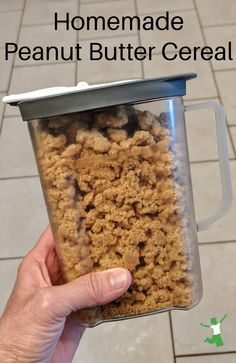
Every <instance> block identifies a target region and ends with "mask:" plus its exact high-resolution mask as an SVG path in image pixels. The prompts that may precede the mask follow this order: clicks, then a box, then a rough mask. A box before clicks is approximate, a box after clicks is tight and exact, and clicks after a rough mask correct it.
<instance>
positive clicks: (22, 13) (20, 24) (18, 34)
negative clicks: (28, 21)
mask: <svg viewBox="0 0 236 363" xmlns="http://www.w3.org/2000/svg"><path fill="white" fill-rule="evenodd" d="M25 4H26V0H24V4H23V10H22V11H21V18H20V23H19V28H18V32H17V38H16V43H17V44H18V42H19V38H20V31H21V26H22V22H23V17H24V10H25ZM15 59H16V54H15V55H14V56H13V59H12V67H11V73H10V77H9V81H8V85H7V91H6V94H9V89H10V84H11V80H12V74H13V69H14V63H15ZM5 110H6V105H4V109H3V116H4V113H5ZM2 121H3V117H2ZM2 126H3V122H1V124H0V135H1V132H2Z"/></svg>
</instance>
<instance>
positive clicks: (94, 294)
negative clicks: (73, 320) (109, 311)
mask: <svg viewBox="0 0 236 363" xmlns="http://www.w3.org/2000/svg"><path fill="white" fill-rule="evenodd" d="M131 281H132V277H131V274H130V272H129V271H128V270H126V269H124V268H115V269H111V270H106V271H102V272H96V273H95V272H93V273H90V274H87V275H84V276H82V277H80V278H78V279H77V280H75V281H72V282H70V283H68V284H65V285H61V286H55V287H53V288H51V289H50V293H49V296H48V297H49V300H51V303H50V302H49V303H48V302H47V304H46V306H48V307H49V310H50V312H49V313H51V316H52V317H54V318H63V317H66V316H68V315H69V314H71V313H72V312H73V311H76V310H80V309H83V308H88V307H93V306H97V305H102V304H106V303H108V302H111V301H113V300H115V299H117V298H118V297H120V296H121V295H122V294H123V293H124V292H125V291H126V290H127V289H128V288H129V286H130V284H131ZM50 295H51V296H50ZM50 307H51V308H50Z"/></svg>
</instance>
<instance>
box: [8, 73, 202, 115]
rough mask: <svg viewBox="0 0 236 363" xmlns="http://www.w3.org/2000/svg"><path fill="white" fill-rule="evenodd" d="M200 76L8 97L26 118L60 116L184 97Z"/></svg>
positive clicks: (171, 77) (189, 74)
mask: <svg viewBox="0 0 236 363" xmlns="http://www.w3.org/2000/svg"><path fill="white" fill-rule="evenodd" d="M195 77H197V74H196V73H185V74H180V75H175V76H169V77H160V78H151V79H145V80H136V81H128V82H118V83H113V84H107V85H102V86H95V87H91V88H87V89H83V90H76V91H75V90H74V89H75V88H74V89H73V90H72V91H69V92H68V91H67V92H62V93H59V94H51V95H41V96H39V97H34V98H33V99H32V98H31V99H30V98H29V99H23V100H18V101H17V100H16V101H14V102H13V101H10V99H11V98H10V97H11V96H10V97H9V101H7V100H6V102H7V103H10V104H11V105H12V106H18V107H19V108H20V112H21V115H22V118H23V120H24V121H30V120H33V119H37V118H43V117H50V116H59V115H65V114H69V113H75V112H83V111H89V110H94V109H100V108H104V107H110V106H116V105H121V104H130V103H137V102H143V101H148V100H154V99H159V98H166V97H174V96H184V95H185V94H186V81H187V80H189V79H192V78H195Z"/></svg>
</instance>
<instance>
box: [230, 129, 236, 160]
mask: <svg viewBox="0 0 236 363" xmlns="http://www.w3.org/2000/svg"><path fill="white" fill-rule="evenodd" d="M231 128H232V127H230V126H229V125H228V133H229V138H230V141H231V144H232V149H233V153H234V156H235V157H236V144H234V138H233V134H232V132H231Z"/></svg>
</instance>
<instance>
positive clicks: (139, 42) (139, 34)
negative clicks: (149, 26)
mask: <svg viewBox="0 0 236 363" xmlns="http://www.w3.org/2000/svg"><path fill="white" fill-rule="evenodd" d="M134 6H135V13H136V15H138V4H137V0H134ZM138 45H139V46H142V41H141V33H140V31H138ZM141 72H142V79H144V77H145V75H144V63H143V61H141Z"/></svg>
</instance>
